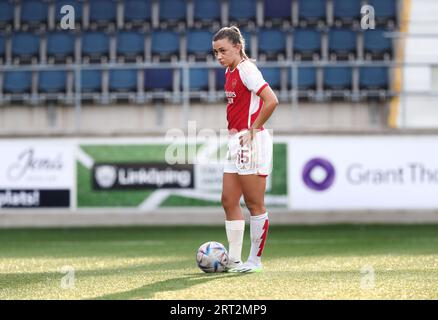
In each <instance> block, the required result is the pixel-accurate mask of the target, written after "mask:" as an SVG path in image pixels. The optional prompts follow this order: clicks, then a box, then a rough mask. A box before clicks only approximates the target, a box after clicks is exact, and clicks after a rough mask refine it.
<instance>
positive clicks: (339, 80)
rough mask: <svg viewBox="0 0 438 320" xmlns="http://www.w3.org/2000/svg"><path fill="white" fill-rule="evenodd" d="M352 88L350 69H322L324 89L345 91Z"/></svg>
mask: <svg viewBox="0 0 438 320" xmlns="http://www.w3.org/2000/svg"><path fill="white" fill-rule="evenodd" d="M351 87H352V68H350V67H326V68H324V88H325V89H331V90H345V89H347V90H348V89H351Z"/></svg>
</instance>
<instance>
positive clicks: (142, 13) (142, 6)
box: [124, 0, 152, 26]
mask: <svg viewBox="0 0 438 320" xmlns="http://www.w3.org/2000/svg"><path fill="white" fill-rule="evenodd" d="M151 4H152V1H151V0H125V1H124V6H125V11H124V15H125V23H132V24H134V25H136V26H142V25H143V24H144V23H150V22H151V16H152V15H151V12H152V6H151Z"/></svg>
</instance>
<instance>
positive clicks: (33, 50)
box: [12, 32, 40, 63]
mask: <svg viewBox="0 0 438 320" xmlns="http://www.w3.org/2000/svg"><path fill="white" fill-rule="evenodd" d="M39 50H40V38H39V37H38V36H37V35H36V34H33V33H28V32H17V33H14V34H13V36H12V57H13V58H19V59H20V63H30V62H31V59H32V58H37V59H38V57H39Z"/></svg>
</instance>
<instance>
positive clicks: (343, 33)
mask: <svg viewBox="0 0 438 320" xmlns="http://www.w3.org/2000/svg"><path fill="white" fill-rule="evenodd" d="M328 36H329V55H330V57H331V58H334V59H336V60H347V59H350V60H353V59H355V58H356V57H357V48H356V33H355V32H354V31H352V30H350V29H345V28H342V29H338V28H336V29H331V30H330V32H329V34H328Z"/></svg>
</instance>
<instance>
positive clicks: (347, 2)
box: [333, 0, 362, 26]
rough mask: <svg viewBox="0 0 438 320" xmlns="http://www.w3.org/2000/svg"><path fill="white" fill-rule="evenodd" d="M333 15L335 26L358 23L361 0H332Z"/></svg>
mask: <svg viewBox="0 0 438 320" xmlns="http://www.w3.org/2000/svg"><path fill="white" fill-rule="evenodd" d="M333 1H334V2H333V17H334V22H335V24H336V25H337V26H341V25H343V26H347V25H350V26H351V25H355V24H356V25H358V24H359V22H360V19H361V15H360V9H361V6H362V0H333Z"/></svg>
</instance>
